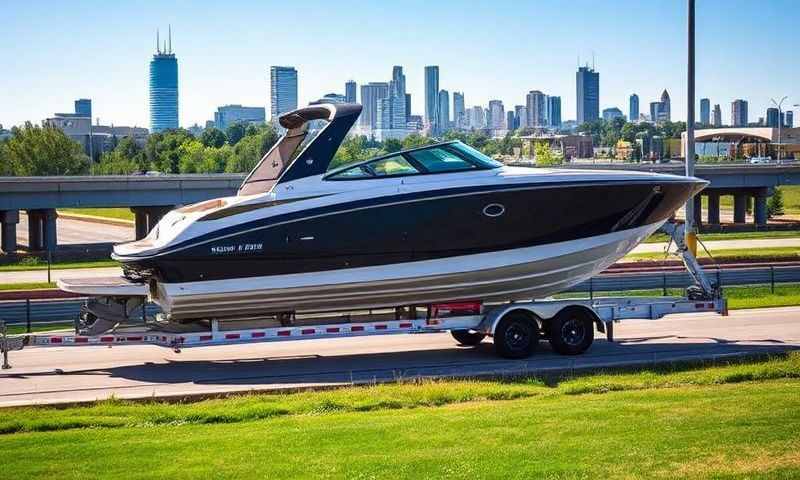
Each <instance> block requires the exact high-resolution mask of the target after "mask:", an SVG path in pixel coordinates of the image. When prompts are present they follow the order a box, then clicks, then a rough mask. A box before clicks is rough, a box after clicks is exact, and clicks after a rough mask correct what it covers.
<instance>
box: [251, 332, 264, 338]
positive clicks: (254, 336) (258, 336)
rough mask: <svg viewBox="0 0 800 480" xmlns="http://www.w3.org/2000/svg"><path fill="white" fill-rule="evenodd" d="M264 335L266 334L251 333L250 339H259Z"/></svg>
mask: <svg viewBox="0 0 800 480" xmlns="http://www.w3.org/2000/svg"><path fill="white" fill-rule="evenodd" d="M264 335H266V333H264V332H253V335H252V337H253V338H261V337H263V336H264Z"/></svg>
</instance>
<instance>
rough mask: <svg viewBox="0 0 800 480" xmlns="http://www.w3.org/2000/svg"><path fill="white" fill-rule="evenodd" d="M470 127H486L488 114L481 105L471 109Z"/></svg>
mask: <svg viewBox="0 0 800 480" xmlns="http://www.w3.org/2000/svg"><path fill="white" fill-rule="evenodd" d="M469 127H470V128H473V129H481V128H485V127H486V114H485V112H484V110H483V107H481V106H480V105H475V106H474V107H472V108H470V109H469Z"/></svg>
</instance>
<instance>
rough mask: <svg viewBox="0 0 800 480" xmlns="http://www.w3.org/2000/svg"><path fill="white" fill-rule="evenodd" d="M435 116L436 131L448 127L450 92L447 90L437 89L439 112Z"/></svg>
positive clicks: (442, 130) (441, 130)
mask: <svg viewBox="0 0 800 480" xmlns="http://www.w3.org/2000/svg"><path fill="white" fill-rule="evenodd" d="M436 118H437V120H438V128H439V130H438V131H437V132H444V131H445V130H447V129H449V128H450V93H449V92H448V91H447V90H439V112H438V114H437V116H436Z"/></svg>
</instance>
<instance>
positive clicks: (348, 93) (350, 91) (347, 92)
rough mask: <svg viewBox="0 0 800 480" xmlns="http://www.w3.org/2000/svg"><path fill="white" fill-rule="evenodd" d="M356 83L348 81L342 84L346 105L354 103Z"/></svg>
mask: <svg viewBox="0 0 800 480" xmlns="http://www.w3.org/2000/svg"><path fill="white" fill-rule="evenodd" d="M356 88H358V87H357V85H356V82H355V81H354V80H348V81H346V82H345V83H344V101H345V102H347V103H356Z"/></svg>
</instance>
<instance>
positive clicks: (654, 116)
mask: <svg viewBox="0 0 800 480" xmlns="http://www.w3.org/2000/svg"><path fill="white" fill-rule="evenodd" d="M660 112H661V102H650V121H651V122H653V123H658V119H659V116H660V115H661V113H660Z"/></svg>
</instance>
